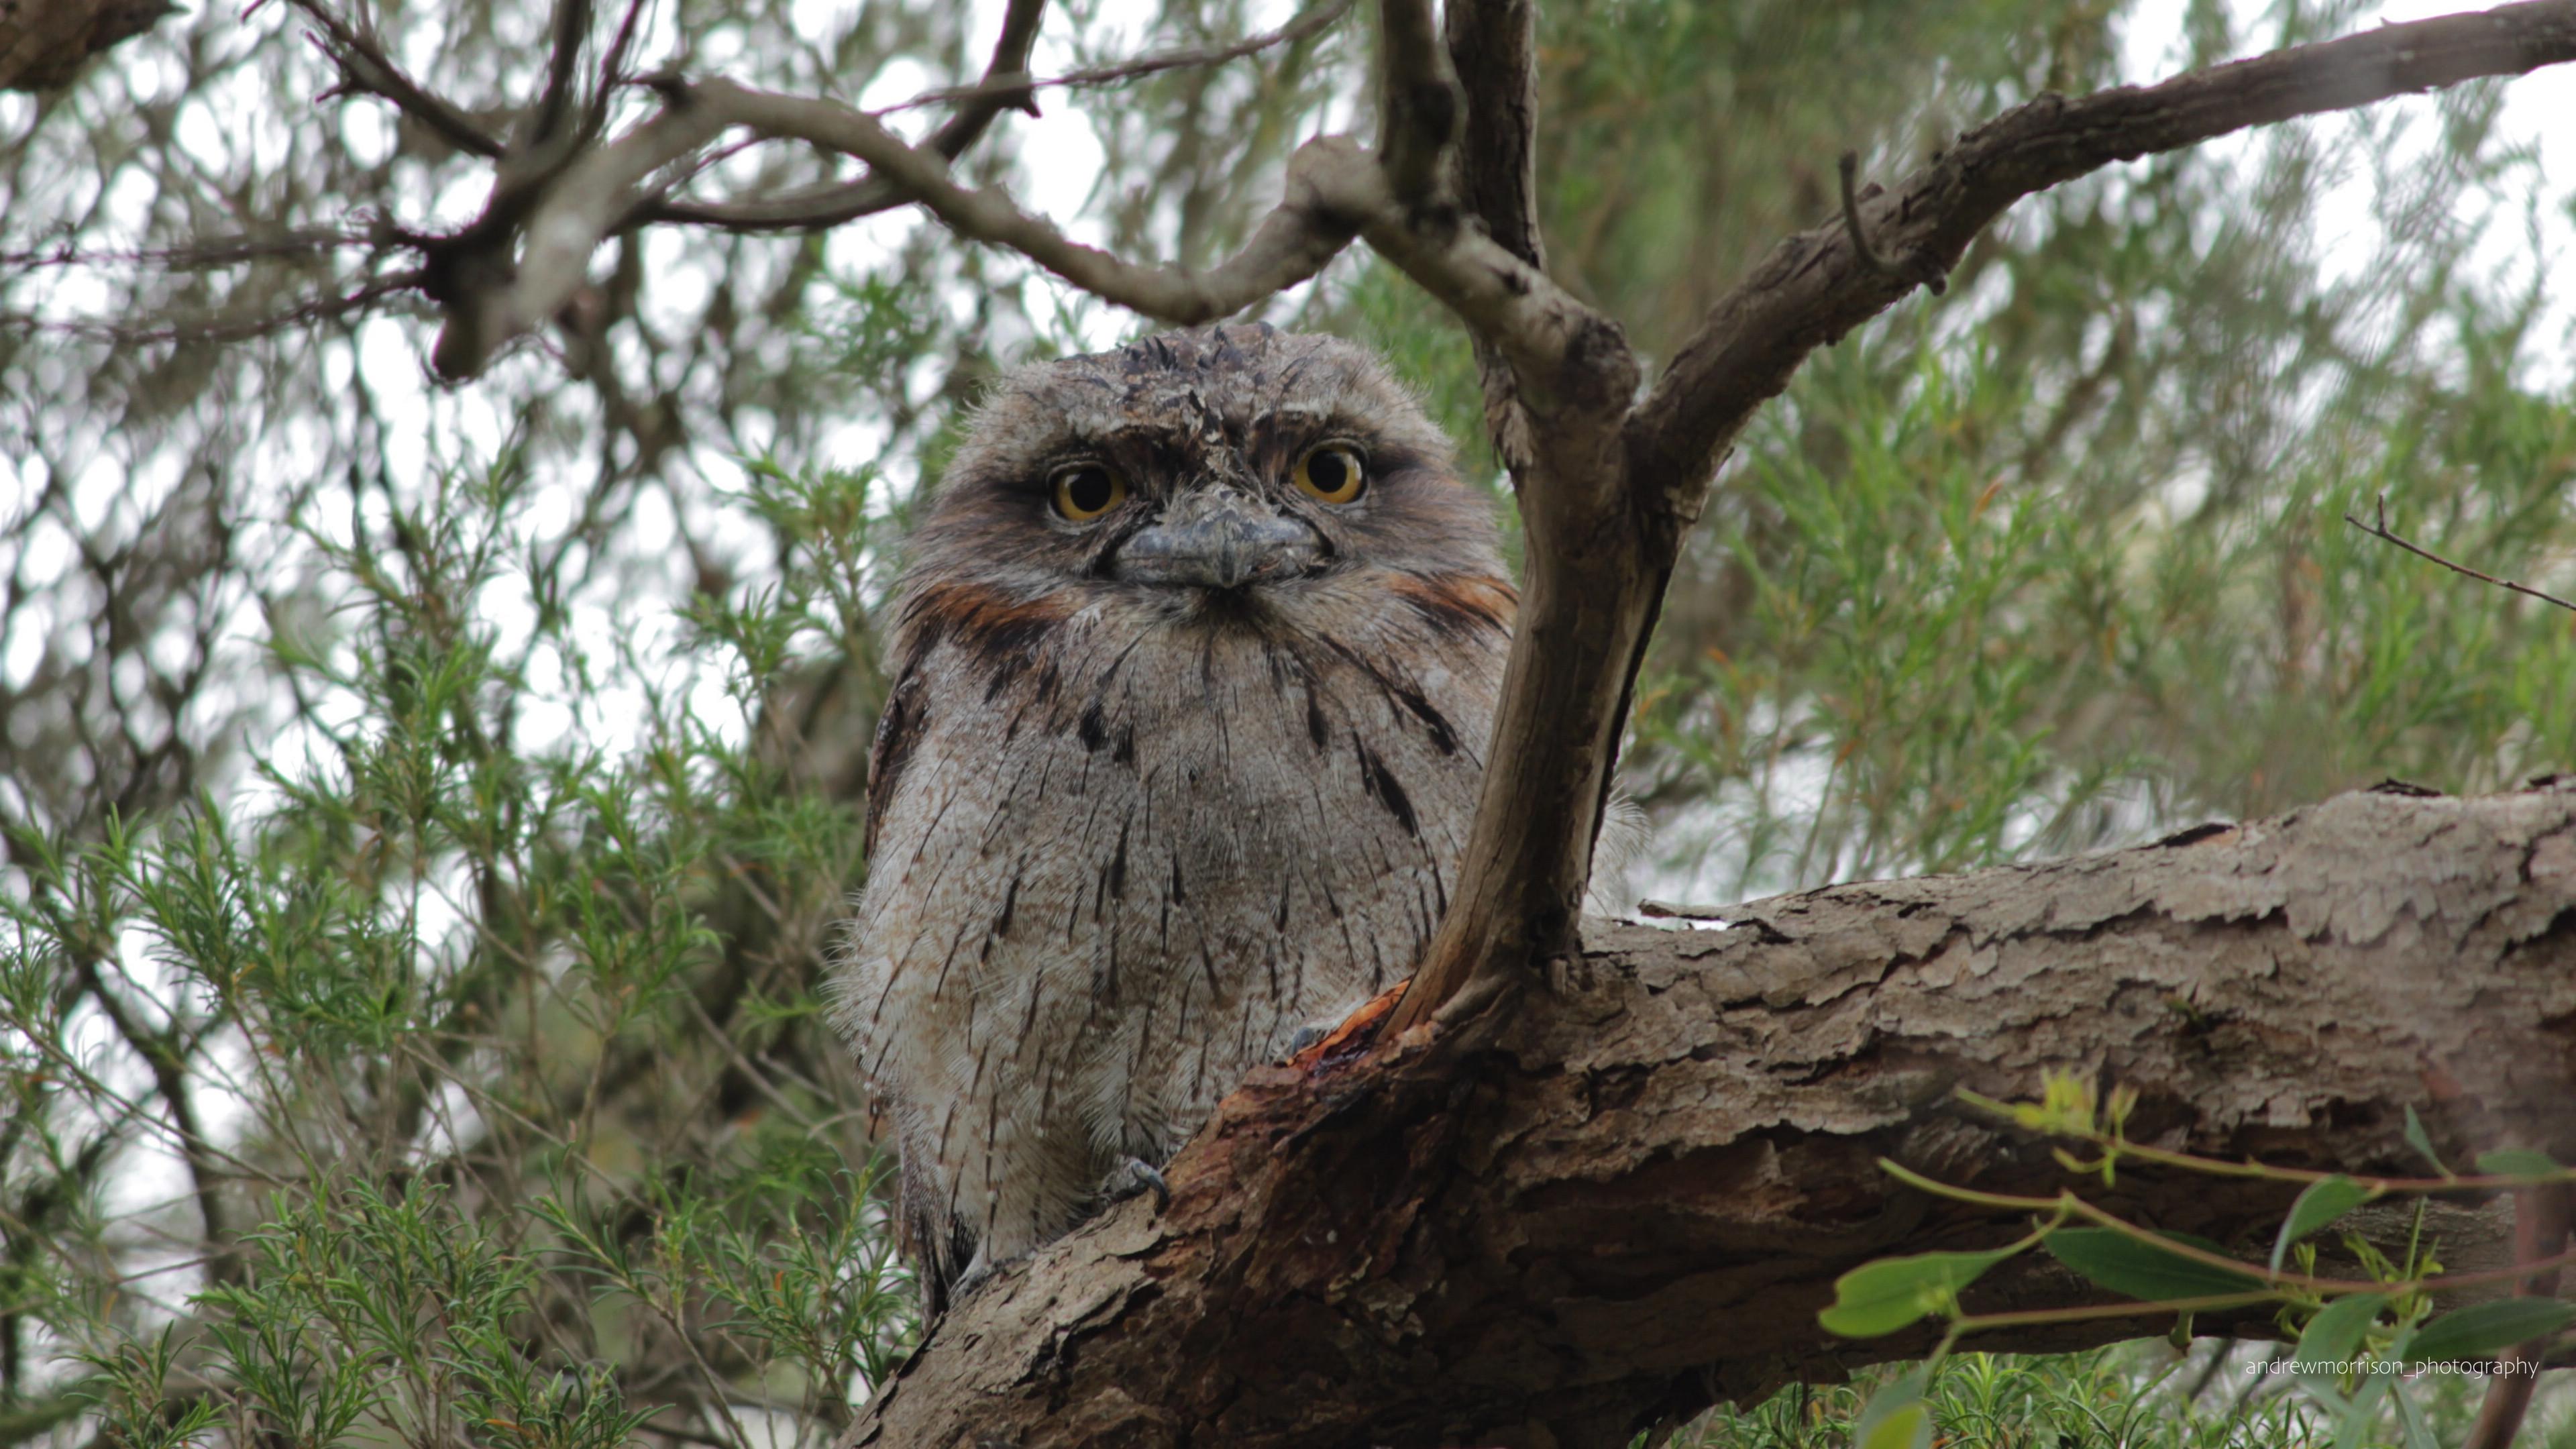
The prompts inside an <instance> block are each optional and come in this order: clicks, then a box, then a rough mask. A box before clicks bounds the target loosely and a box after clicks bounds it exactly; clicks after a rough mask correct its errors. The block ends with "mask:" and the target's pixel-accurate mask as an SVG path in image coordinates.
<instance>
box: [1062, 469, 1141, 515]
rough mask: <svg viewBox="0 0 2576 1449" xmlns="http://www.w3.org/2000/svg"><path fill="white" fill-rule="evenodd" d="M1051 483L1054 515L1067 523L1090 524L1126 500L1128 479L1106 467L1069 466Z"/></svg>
mask: <svg viewBox="0 0 2576 1449" xmlns="http://www.w3.org/2000/svg"><path fill="white" fill-rule="evenodd" d="M1049 481H1050V482H1051V483H1052V484H1053V487H1052V488H1051V489H1050V490H1049V491H1050V492H1051V493H1052V495H1053V499H1054V503H1055V516H1056V517H1058V518H1061V519H1063V520H1065V521H1066V522H1068V523H1089V522H1090V521H1091V520H1093V519H1095V518H1098V517H1099V516H1100V515H1102V514H1104V513H1107V512H1108V511H1109V510H1110V509H1113V508H1115V507H1117V506H1118V505H1119V504H1121V503H1124V502H1126V501H1127V480H1126V479H1124V478H1121V477H1119V476H1118V475H1117V474H1115V473H1112V472H1110V471H1109V469H1108V467H1107V465H1105V464H1101V463H1072V464H1067V465H1066V466H1064V467H1062V468H1058V469H1056V470H1055V476H1054V478H1052V479H1051V480H1049Z"/></svg>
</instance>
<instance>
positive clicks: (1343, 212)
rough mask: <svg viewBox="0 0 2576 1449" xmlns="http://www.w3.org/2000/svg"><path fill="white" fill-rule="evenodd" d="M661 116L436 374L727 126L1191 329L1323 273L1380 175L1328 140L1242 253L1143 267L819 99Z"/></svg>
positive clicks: (583, 165) (546, 220)
mask: <svg viewBox="0 0 2576 1449" xmlns="http://www.w3.org/2000/svg"><path fill="white" fill-rule="evenodd" d="M655 89H657V90H659V91H660V92H662V94H663V96H664V98H665V102H666V104H665V107H664V109H663V111H662V113H661V114H660V115H658V116H656V117H654V118H653V119H652V120H650V121H647V122H645V123H643V124H642V125H639V126H637V127H636V128H635V129H634V130H632V131H629V132H628V133H626V134H625V135H624V136H621V137H619V138H618V139H617V140H616V141H614V142H612V143H610V144H608V145H606V146H603V147H600V148H599V149H597V150H595V151H592V152H590V153H588V154H586V155H584V156H582V157H581V158H580V159H579V160H577V161H575V162H574V163H573V164H572V165H570V166H569V167H567V168H566V169H565V171H564V172H563V174H562V175H561V176H560V177H558V178H557V179H556V181H555V183H554V184H553V185H552V187H550V188H549V190H548V192H547V194H546V195H545V197H544V199H543V200H542V201H541V202H540V203H539V204H538V206H537V209H536V210H535V212H534V213H533V214H532V215H531V216H530V218H529V220H528V241H527V246H526V250H525V252H524V254H523V255H522V257H521V258H520V262H519V265H518V268H517V271H516V274H515V276H513V277H512V278H510V279H509V280H508V281H507V282H506V283H505V284H502V285H498V286H494V287H492V288H490V289H489V290H488V291H486V292H484V293H481V294H480V295H478V296H474V297H469V298H467V299H465V303H466V304H467V305H460V306H457V307H451V309H450V314H449V315H450V326H449V328H448V330H447V331H446V332H445V333H443V334H442V335H441V337H440V340H439V345H438V348H437V350H436V352H435V354H434V356H435V358H436V361H437V364H438V367H439V370H440V372H441V374H442V375H444V376H447V377H451V378H459V377H470V376H473V375H474V374H475V373H477V372H479V371H480V370H481V369H482V367H483V365H484V364H485V363H486V362H488V361H489V360H490V358H491V357H492V355H493V354H494V353H495V352H497V351H498V350H499V348H500V347H501V346H502V345H503V344H505V343H507V342H508V341H509V340H510V339H512V338H514V337H517V336H519V335H521V334H523V333H525V332H527V331H529V330H531V329H533V328H534V327H536V326H537V325H539V324H540V323H542V322H543V321H544V320H545V319H546V318H547V317H550V316H552V315H554V313H555V312H556V310H557V309H559V308H561V307H562V306H563V305H564V303H565V302H567V301H568V300H570V298H571V296H572V294H573V292H574V291H575V290H576V289H577V288H578V287H579V286H580V284H581V280H582V278H583V276H584V275H585V272H586V269H587V266H588V261H589V257H590V253H591V252H592V250H594V249H595V248H596V247H597V246H598V245H599V242H600V241H601V239H602V238H604V237H605V236H606V235H607V234H608V232H609V230H610V228H611V226H612V224H614V223H615V222H616V221H617V220H618V218H619V217H620V216H622V215H624V214H626V213H627V212H628V211H629V210H630V209H631V208H632V206H633V203H634V200H635V194H636V193H635V188H636V187H637V186H638V184H639V183H641V182H642V181H643V180H644V179H645V178H646V177H647V176H649V175H650V174H652V173H653V172H654V171H656V170H659V169H660V168H661V167H663V166H666V165H669V164H672V163H674V162H676V161H679V160H681V159H683V158H685V157H687V156H688V155H689V154H690V153H691V152H693V151H695V150H697V149H698V148H699V147H700V146H703V145H706V144H707V143H709V142H710V141H712V140H714V139H715V138H716V137H717V136H718V135H721V134H722V133H723V132H725V131H726V130H729V129H731V128H733V127H736V126H743V127H749V128H750V129H752V130H755V131H758V132H760V133H761V134H763V135H766V136H771V137H792V138H794V139H798V140H802V141H806V142H809V143H811V144H813V145H817V146H821V147H824V148H826V149H828V150H834V151H839V152H842V153H844V154H847V155H851V156H855V157H857V158H859V159H860V160H862V161H865V162H867V163H868V166H869V168H870V170H871V172H872V173H873V175H874V176H875V177H876V178H877V180H878V181H879V182H881V183H882V184H883V185H885V186H886V187H887V188H888V189H889V190H890V191H891V192H892V193H893V194H895V195H897V196H900V197H902V198H904V199H906V200H911V201H917V202H919V203H920V205H921V206H922V207H923V208H924V209H925V210H927V211H929V212H930V213H931V214H932V215H934V216H936V217H938V218H939V219H940V221H942V222H943V223H945V224H946V225H947V226H948V227H949V229H950V230H952V231H955V232H956V233H958V234H959V235H960V236H963V237H965V238H967V239H969V240H971V241H979V242H984V243H988V244H990V245H995V246H1000V247H1004V248H1007V249H1009V250H1011V251H1015V252H1018V253H1020V254H1021V255H1022V256H1025V257H1027V258H1028V259H1029V260H1031V261H1033V262H1035V263H1037V264H1038V265H1039V266H1042V267H1044V268H1046V269H1047V270H1049V271H1051V272H1054V273H1056V274H1057V275H1058V276H1061V277H1063V278H1065V279H1066V280H1067V281H1069V282H1071V283H1073V284H1074V285H1075V286H1077V287H1080V288H1082V289H1083V290H1085V291H1088V292H1091V293H1093V294H1094V295H1096V296H1099V297H1101V298H1103V299H1105V300H1107V301H1111V302H1115V303H1117V304H1119V305H1120V306H1124V307H1129V308H1132V309H1134V310H1135V311H1138V312H1142V313H1145V314H1146V315H1148V316H1152V317H1159V318H1163V319H1165V320H1167V321H1171V322H1176V323H1182V324H1190V323H1198V322H1207V321H1212V320H1215V319H1217V318H1220V317H1224V316H1227V315H1230V314H1232V313H1234V312H1237V311H1240V310H1242V309H1243V308H1245V307H1247V306H1250V305H1252V304H1253V303H1255V302H1258V301H1261V300H1262V299H1264V298H1266V297H1269V296H1271V295H1273V294H1274V293H1277V292H1279V291H1281V290H1283V289H1285V288H1288V287H1292V286H1295V285H1296V284H1298V283H1299V282H1303V281H1305V280H1307V279H1308V278H1310V277H1312V276H1314V275H1315V274H1316V273H1317V272H1319V271H1321V270H1322V269H1323V266H1324V263H1326V262H1328V261H1330V260H1331V259H1332V258H1333V257H1334V256H1335V255H1336V254H1338V253H1339V252H1340V251H1341V250H1342V248H1344V247H1345V246H1347V245H1349V243H1350V240H1351V238H1352V236H1353V235H1355V234H1356V233H1357V231H1358V228H1359V222H1360V218H1359V216H1357V215H1355V214H1354V213H1353V211H1352V206H1353V198H1354V197H1360V198H1362V199H1363V201H1365V200H1366V199H1368V198H1367V193H1366V189H1365V188H1366V183H1367V182H1368V181H1369V180H1370V179H1372V178H1373V177H1374V175H1375V168H1374V167H1373V166H1371V165H1369V164H1368V163H1367V158H1366V156H1365V153H1360V152H1358V151H1357V150H1356V148H1352V147H1350V146H1349V145H1348V143H1347V142H1339V143H1337V142H1336V141H1335V140H1334V139H1332V138H1323V139H1319V140H1316V141H1310V142H1308V143H1307V144H1306V145H1305V146H1303V147H1301V148H1299V150H1298V152H1297V154H1296V156H1294V157H1292V158H1291V159H1290V161H1289V166H1288V194H1287V196H1286V197H1285V198H1284V199H1283V200H1282V201H1281V202H1280V204H1279V205H1278V206H1277V207H1276V208H1275V209H1273V210H1272V212H1271V214H1270V215H1269V217H1268V218H1266V219H1265V220H1264V221H1263V222H1262V223H1261V225H1260V226H1259V227H1258V228H1257V229H1256V230H1255V231H1254V232H1253V235H1252V237H1251V239H1250V240H1249V241H1247V242H1246V243H1245V244H1244V247H1243V250H1242V251H1240V252H1239V253H1237V254H1236V255H1235V256H1234V257H1233V258H1231V259H1230V260H1228V261H1226V262H1224V263H1222V264H1220V265H1218V266H1216V267H1214V268H1211V269H1209V270H1208V271H1205V272H1191V271H1184V270H1180V269H1175V268H1160V267H1147V266H1140V265H1137V264H1135V263H1132V262H1128V261H1125V260H1123V259H1121V258H1119V257H1116V256H1113V255H1111V254H1110V253H1108V252H1105V251H1101V250H1100V249H1098V248H1096V247H1089V246H1084V245H1083V244H1081V243H1079V242H1076V241H1074V240H1072V239H1071V238H1069V237H1067V236H1066V235H1065V234H1064V233H1063V232H1062V231H1060V230H1058V229H1057V228H1056V227H1055V225H1054V224H1053V223H1051V222H1048V221H1047V220H1045V219H1044V218H1041V217H1036V216H1031V215H1029V214H1028V213H1026V212H1024V211H1022V210H1020V209H1019V207H1018V206H1017V205H1016V204H1014V203H1013V202H1012V201H1011V199H1010V198H1009V197H1008V196H1006V195H1004V194H1003V193H1002V192H1000V191H998V190H993V189H981V190H979V189H975V188H970V187H965V186H961V185H959V184H958V183H957V182H955V181H954V180H952V179H950V177H949V174H948V160H947V158H946V157H944V156H941V155H939V154H938V153H937V152H936V151H935V150H931V149H928V148H922V147H914V146H911V145H907V144H906V143H905V142H904V141H903V139H902V138H901V137H898V136H896V135H895V134H894V133H893V132H892V131H889V130H887V129H886V127H885V126H884V124H883V123H881V122H879V121H878V120H877V119H876V118H875V117H873V116H870V115H868V114H867V113H866V112H864V111H860V110H857V109H855V108H853V107H850V106H846V105H843V104H841V103H840V102H838V101H832V100H826V99H822V98H819V97H802V96H785V95H778V94H774V93H772V92H768V91H760V90H754V89H752V88H750V87H748V86H744V85H739V84H737V83H735V82H733V81H729V80H721V79H719V80H708V81H700V82H697V83H695V84H691V83H688V82H684V81H681V80H678V79H676V78H668V79H664V80H661V81H658V82H656V83H655Z"/></svg>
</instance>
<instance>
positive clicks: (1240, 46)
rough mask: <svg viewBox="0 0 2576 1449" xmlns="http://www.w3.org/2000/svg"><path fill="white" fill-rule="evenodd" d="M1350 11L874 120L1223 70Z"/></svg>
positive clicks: (981, 85) (954, 94) (937, 94)
mask: <svg viewBox="0 0 2576 1449" xmlns="http://www.w3.org/2000/svg"><path fill="white" fill-rule="evenodd" d="M1350 9H1351V0H1325V3H1323V4H1321V5H1317V6H1314V7H1312V8H1311V9H1308V10H1304V11H1301V12H1299V13H1298V14H1296V15H1294V16H1292V17H1290V18H1289V21H1288V23H1287V24H1285V25H1282V26H1280V27H1279V28H1278V29H1276V30H1271V31H1265V32H1263V33H1262V34H1259V35H1254V36H1249V37H1246V38H1245V39H1242V40H1237V41H1232V42H1229V43H1227V44H1224V45H1190V46H1183V47H1181V48H1179V49H1177V50H1164V51H1157V52H1155V53H1154V54H1152V55H1145V56H1139V57H1137V58H1136V59H1134V60H1130V61H1122V62H1120V63H1119V64H1117V65H1100V66H1092V67H1089V68H1088V69H1084V70H1073V71H1066V72H1065V73H1064V74H1062V75H1058V76H1049V77H1047V78H1046V79H1044V80H1020V81H1009V80H999V81H996V80H986V81H978V82H976V83H975V84H973V85H964V86H949V87H947V88H945V89H943V90H935V91H923V92H922V93H921V94H920V95H917V96H914V97H913V98H912V99H911V100H908V101H899V102H897V103H895V104H894V105H891V106H887V107H885V108H884V109H883V110H880V111H877V112H875V114H876V115H879V116H891V115H894V114H896V113H897V112H901V111H909V110H913V109H915V108H917V107H920V106H929V105H940V104H946V103H951V102H956V101H986V100H998V101H1002V102H1004V103H1006V104H1012V105H1016V104H1019V103H1020V101H1021V99H1022V98H1023V97H1026V96H1028V95H1030V94H1031V93H1033V92H1036V91H1051V90H1093V89H1097V88H1099V87H1102V86H1114V85H1121V84H1124V83H1126V82H1128V81H1131V80H1141V79H1143V78H1144V77H1146V76H1149V75H1160V74H1161V73H1163V72H1164V71H1169V70H1189V69H1194V68H1197V67H1201V66H1211V65H1224V64H1225V63H1227V62H1228V61H1236V60H1242V59H1244V58H1245V57H1247V56H1254V55H1259V54H1260V53H1261V52H1263V51H1265V50H1269V49H1272V48H1273V47H1276V46H1282V45H1296V44H1298V43H1300V42H1302V41H1306V40H1311V39H1313V38H1314V37H1316V36H1318V35H1320V34H1322V33H1323V32H1325V31H1327V30H1330V29H1331V28H1332V27H1333V25H1334V23H1335V22H1336V21H1339V20H1340V19H1341V18H1342V17H1343V16H1345V15H1347V14H1349V13H1350Z"/></svg>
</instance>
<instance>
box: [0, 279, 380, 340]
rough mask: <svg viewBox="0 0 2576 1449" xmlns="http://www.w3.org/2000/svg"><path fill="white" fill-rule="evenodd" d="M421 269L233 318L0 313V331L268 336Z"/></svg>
mask: <svg viewBox="0 0 2576 1449" xmlns="http://www.w3.org/2000/svg"><path fill="white" fill-rule="evenodd" d="M422 276H423V274H422V273H421V272H419V271H417V270H406V271H400V272H391V273H388V274H386V275H384V276H382V277H378V278H377V279H375V280H374V281H372V282H369V283H367V284H366V285H365V286H363V287H360V288H358V289H357V290H355V291H352V292H344V293H341V294H340V295H338V296H332V297H315V298H311V299H308V300H306V301H303V302H299V303H297V304H295V305H294V306H292V307H287V308H284V309H282V310H279V311H276V312H268V313H263V314H261V315H260V316H257V317H247V318H241V319H237V320H207V321H200V322H164V323H157V324H155V325H152V326H148V327H126V326H120V325H118V324H116V323H113V322H55V321H50V320H47V319H45V318H42V317H31V316H28V315H26V314H25V313H22V312H12V313H0V331H9V330H22V331H29V332H50V333H55V334H57V335H60V336H66V337H80V338H85V339H87V340H90V341H93V342H114V343H123V344H129V345H130V344H137V343H162V342H247V341H249V340H251V339H253V338H258V337H267V336H270V335H272V334H275V333H279V332H284V331H288V330H290V329H292V328H296V327H302V326H306V325H308V324H310V323H314V322H327V321H329V320H330V319H332V318H334V317H345V316H347V315H348V314H350V313H352V312H361V311H365V310H366V309H368V308H370V307H373V306H374V305H376V304H377V303H378V302H381V301H383V300H384V299H386V298H388V297H394V296H399V295H401V294H402V293H405V292H410V291H414V290H417V289H418V288H419V286H420V285H421V281H422Z"/></svg>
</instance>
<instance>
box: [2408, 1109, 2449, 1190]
mask: <svg viewBox="0 0 2576 1449" xmlns="http://www.w3.org/2000/svg"><path fill="white" fill-rule="evenodd" d="M2406 1145H2407V1146H2409V1147H2412V1148H2414V1149H2415V1150H2416V1151H2418V1152H2421V1153H2423V1154H2424V1160H2425V1161H2426V1162H2429V1163H2431V1164H2433V1170H2434V1171H2435V1172H2438V1173H2440V1174H2442V1175H2443V1176H2444V1177H2449V1176H2451V1169H2449V1168H2447V1167H2444V1166H2443V1165H2442V1155H2441V1154H2440V1153H2438V1152H2435V1151H2434V1150H2433V1135H2432V1134H2431V1133H2429V1132H2426V1131H2425V1130H2424V1119H2423V1118H2421V1117H2418V1116H2416V1115H2415V1109H2414V1108H2413V1107H2412V1106H2409V1107H2408V1108H2407V1109H2406Z"/></svg>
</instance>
